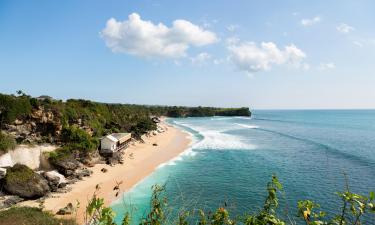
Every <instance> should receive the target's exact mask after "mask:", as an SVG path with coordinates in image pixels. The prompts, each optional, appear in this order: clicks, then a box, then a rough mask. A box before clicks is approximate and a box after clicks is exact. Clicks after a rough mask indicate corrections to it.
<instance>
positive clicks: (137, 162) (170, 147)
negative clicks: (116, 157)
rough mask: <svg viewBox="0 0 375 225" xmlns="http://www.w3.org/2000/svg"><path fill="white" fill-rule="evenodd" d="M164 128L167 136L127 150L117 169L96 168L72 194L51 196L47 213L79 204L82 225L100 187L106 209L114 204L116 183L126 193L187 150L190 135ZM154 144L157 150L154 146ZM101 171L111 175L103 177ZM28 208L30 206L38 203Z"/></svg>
mask: <svg viewBox="0 0 375 225" xmlns="http://www.w3.org/2000/svg"><path fill="white" fill-rule="evenodd" d="M163 127H166V128H167V130H166V132H164V133H158V134H157V135H156V136H151V137H146V138H144V141H145V143H138V142H137V143H136V144H134V145H131V146H129V147H128V148H127V149H126V150H125V155H124V159H125V160H124V164H118V165H115V166H110V165H105V164H96V165H95V166H94V167H92V168H90V170H92V171H93V174H92V176H90V177H87V178H84V179H83V180H82V181H79V182H77V183H75V184H72V185H70V187H71V188H72V190H71V191H69V192H68V193H52V194H51V197H49V198H47V199H46V200H45V203H44V206H45V209H46V210H50V211H52V212H53V213H56V212H57V211H58V210H59V209H61V208H63V207H65V206H66V205H67V204H68V203H70V202H71V203H72V204H73V205H75V204H76V202H77V201H79V202H80V208H79V209H78V210H77V221H78V222H79V223H80V224H82V222H83V221H84V211H85V207H86V205H87V202H88V200H89V199H90V198H91V197H92V195H93V193H94V191H95V186H96V185H100V191H99V192H98V196H99V197H102V198H104V199H105V204H106V205H109V204H111V202H112V201H114V200H116V198H117V197H116V196H115V192H114V191H113V188H114V186H115V185H116V182H122V184H121V185H120V190H121V192H124V191H127V190H129V189H130V188H131V187H133V186H134V185H135V184H137V183H138V182H139V181H141V180H142V179H144V178H145V177H147V176H148V175H149V174H151V173H152V172H153V171H154V170H155V169H156V168H157V167H158V166H159V165H160V164H162V163H164V162H167V161H169V160H171V159H173V158H175V157H176V156H178V155H179V154H181V153H182V152H183V151H184V150H186V149H187V148H188V146H189V144H190V142H191V139H190V137H189V135H188V134H187V133H185V132H183V131H181V130H179V129H177V128H175V127H172V126H170V125H166V124H164V125H163ZM154 143H156V144H157V146H153V144H154ZM102 168H106V169H107V170H108V171H107V172H106V173H103V172H102V171H101V169H102ZM119 196H121V195H119ZM26 204H27V205H31V204H35V202H34V203H31V202H29V203H26ZM74 216H75V215H74Z"/></svg>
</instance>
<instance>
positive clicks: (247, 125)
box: [236, 123, 259, 129]
mask: <svg viewBox="0 0 375 225" xmlns="http://www.w3.org/2000/svg"><path fill="white" fill-rule="evenodd" d="M236 125H238V126H240V127H245V128H249V129H256V128H259V126H256V125H249V124H242V123H236Z"/></svg>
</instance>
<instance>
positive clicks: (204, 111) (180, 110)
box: [155, 106, 251, 117]
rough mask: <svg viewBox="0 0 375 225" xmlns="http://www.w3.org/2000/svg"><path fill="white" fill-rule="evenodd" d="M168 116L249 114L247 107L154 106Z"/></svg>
mask: <svg viewBox="0 0 375 225" xmlns="http://www.w3.org/2000/svg"><path fill="white" fill-rule="evenodd" d="M155 110H156V111H159V112H160V111H161V112H163V115H166V116H168V117H203V116H251V112H250V111H249V109H248V108H213V107H201V106H199V107H177V106H173V107H167V108H163V107H160V108H156V109H155Z"/></svg>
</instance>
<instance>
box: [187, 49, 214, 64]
mask: <svg viewBox="0 0 375 225" xmlns="http://www.w3.org/2000/svg"><path fill="white" fill-rule="evenodd" d="M210 59H211V55H210V54H208V53H207V52H202V53H199V54H198V55H196V56H195V57H193V58H191V63H193V64H204V63H205V62H207V61H208V60H210Z"/></svg>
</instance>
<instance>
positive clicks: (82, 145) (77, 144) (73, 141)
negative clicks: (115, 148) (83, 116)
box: [61, 126, 99, 151]
mask: <svg viewBox="0 0 375 225" xmlns="http://www.w3.org/2000/svg"><path fill="white" fill-rule="evenodd" d="M61 140H62V141H63V142H64V143H66V144H68V145H69V146H70V147H71V148H76V149H77V150H85V151H92V150H95V149H97V147H98V144H99V141H98V140H97V139H95V138H93V137H91V136H90V135H89V134H88V133H87V132H86V131H84V130H82V129H79V128H78V127H76V126H70V127H67V128H64V129H63V130H62V132H61Z"/></svg>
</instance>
